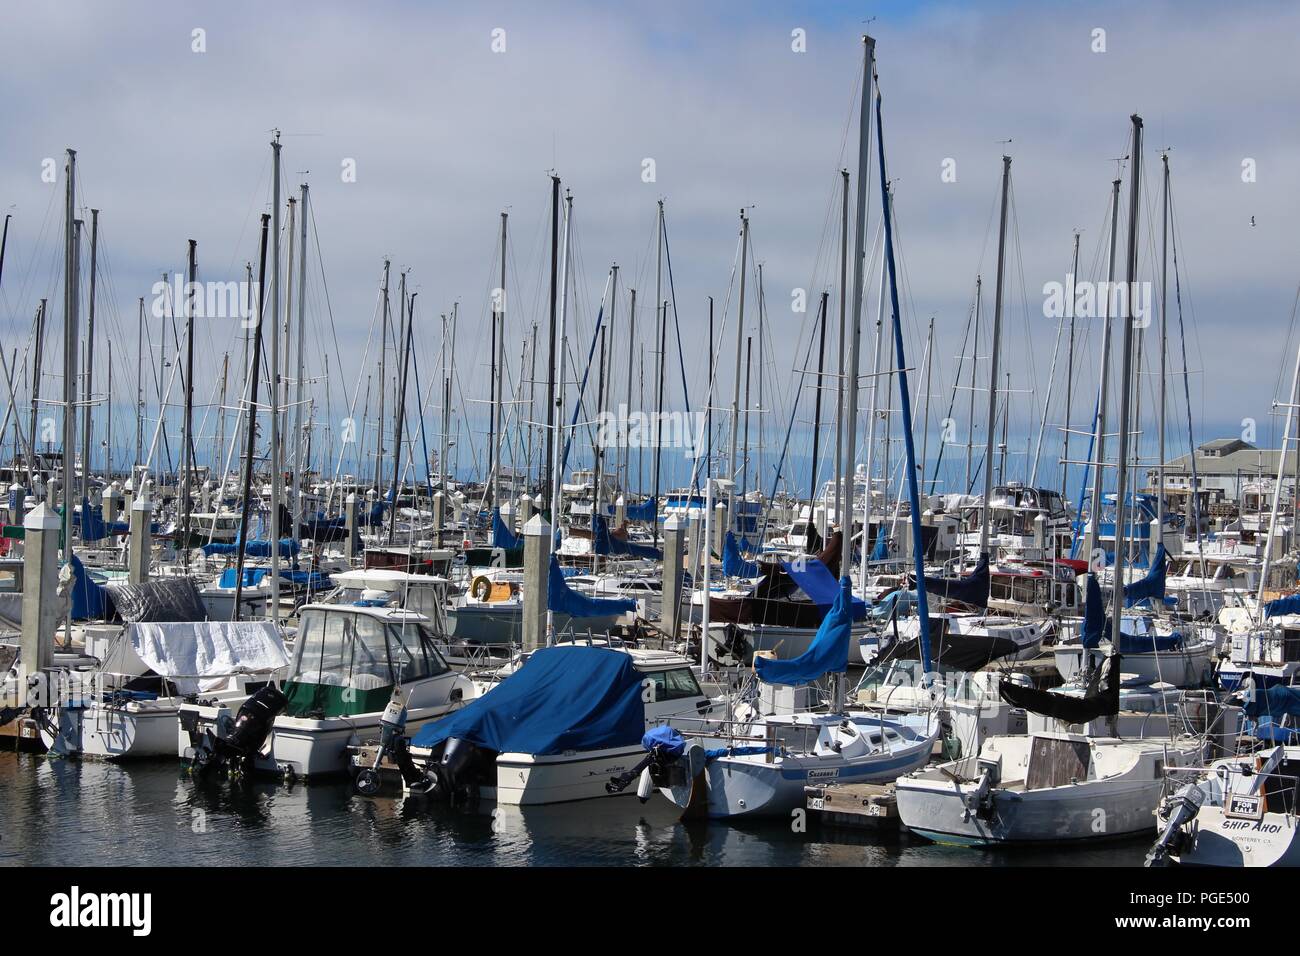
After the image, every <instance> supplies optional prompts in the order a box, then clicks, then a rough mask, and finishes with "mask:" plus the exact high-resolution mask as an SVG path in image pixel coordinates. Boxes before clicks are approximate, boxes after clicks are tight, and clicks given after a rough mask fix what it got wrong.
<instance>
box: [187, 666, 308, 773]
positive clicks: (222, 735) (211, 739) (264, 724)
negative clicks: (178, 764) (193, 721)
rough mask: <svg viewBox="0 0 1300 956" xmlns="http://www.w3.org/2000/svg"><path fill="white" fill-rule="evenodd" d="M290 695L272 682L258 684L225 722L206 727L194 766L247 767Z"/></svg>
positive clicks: (198, 770) (201, 768) (203, 769)
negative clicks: (207, 729) (214, 730)
mask: <svg viewBox="0 0 1300 956" xmlns="http://www.w3.org/2000/svg"><path fill="white" fill-rule="evenodd" d="M288 703H289V698H287V697H286V696H285V695H284V692H283V691H281V690H280V688H278V687H276V686H275V685H274V684H267V685H266V686H265V687H262V688H260V689H259V690H258V691H256V692H255V693H254V694H253V695H252V696H250V697H249V698H248V700H246V701H244V703H243V705H242V706H241V707H240V708H239V712H238V713H237V714H236V715H235V719H234V721H232V722H229V723H228V724H227V725H225V726H222V725H218V728H217V731H216V732H215V733H214V732H213V731H211V730H209V731H206V732H205V733H204V735H203V739H202V740H200V741H199V743H198V745H197V746H196V747H195V748H194V770H195V772H196V773H200V774H201V773H204V772H206V771H207V770H209V769H212V768H213V767H231V768H237V769H239V770H243V771H247V770H249V769H251V766H250V765H251V763H252V760H253V757H254V756H256V755H257V753H258V751H260V750H261V749H262V744H264V743H265V742H266V738H267V737H268V736H269V735H270V733H271V724H272V723H274V721H275V718H276V717H277V716H278V715H279V714H280V712H281V711H282V710H284V708H285V707H286V705H288Z"/></svg>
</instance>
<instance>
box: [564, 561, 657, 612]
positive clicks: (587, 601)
mask: <svg viewBox="0 0 1300 956" xmlns="http://www.w3.org/2000/svg"><path fill="white" fill-rule="evenodd" d="M546 599H547V607H549V608H550V609H551V610H552V611H558V612H559V613H561V614H567V615H569V617H610V616H613V615H618V614H622V613H624V612H625V611H635V610H636V601H625V600H621V599H618V598H594V597H588V596H587V595H585V594H582V593H580V592H578V591H575V590H573V588H571V587H569V586H568V585H567V584H566V583H565V582H564V572H563V571H562V570H560V562H559V561H557V560H556V558H555V555H551V573H550V576H549V577H548V579H547V582H546Z"/></svg>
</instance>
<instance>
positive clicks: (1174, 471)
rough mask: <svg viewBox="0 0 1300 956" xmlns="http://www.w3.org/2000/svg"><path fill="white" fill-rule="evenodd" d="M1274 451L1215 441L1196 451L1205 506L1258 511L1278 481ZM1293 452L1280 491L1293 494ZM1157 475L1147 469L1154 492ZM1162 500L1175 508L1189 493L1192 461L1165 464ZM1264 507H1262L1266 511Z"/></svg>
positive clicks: (1234, 440) (1188, 458)
mask: <svg viewBox="0 0 1300 956" xmlns="http://www.w3.org/2000/svg"><path fill="white" fill-rule="evenodd" d="M1279 454H1280V452H1279V451H1278V450H1277V449H1267V448H1256V447H1255V446H1254V445H1252V444H1250V442H1246V441H1242V440H1241V439H1240V438H1216V439H1214V440H1213V441H1207V442H1206V443H1205V444H1203V445H1201V446H1200V447H1198V448H1197V449H1196V482H1197V484H1196V490H1198V491H1200V492H1201V493H1202V495H1201V497H1202V500H1203V501H1204V502H1206V503H1209V504H1213V503H1215V502H1223V503H1227V504H1232V505H1236V506H1238V507H1241V506H1243V505H1244V506H1245V507H1246V508H1247V509H1248V510H1252V511H1253V510H1260V495H1261V493H1263V494H1264V495H1265V497H1266V498H1270V499H1271V496H1272V489H1273V483H1274V481H1275V480H1276V479H1277V465H1278V455H1279ZM1295 474H1296V451H1295V449H1294V448H1293V449H1291V450H1289V451H1288V452H1287V461H1286V472H1285V477H1284V478H1283V480H1282V490H1283V493H1284V495H1285V497H1286V498H1288V499H1289V498H1291V497H1293V496H1294V494H1295ZM1158 477H1159V472H1158V470H1157V469H1155V468H1148V469H1147V487H1148V488H1151V489H1153V488H1155V486H1156V482H1157V480H1158ZM1164 490H1165V496H1166V498H1167V500H1169V501H1170V502H1171V503H1172V504H1174V505H1175V507H1177V505H1178V504H1179V502H1180V499H1181V500H1182V501H1185V500H1186V499H1187V496H1188V495H1190V494H1191V492H1192V490H1193V489H1192V457H1191V455H1183V456H1181V457H1179V458H1175V459H1173V460H1172V461H1168V462H1166V463H1165V489H1164ZM1266 506H1267V505H1265V507H1266Z"/></svg>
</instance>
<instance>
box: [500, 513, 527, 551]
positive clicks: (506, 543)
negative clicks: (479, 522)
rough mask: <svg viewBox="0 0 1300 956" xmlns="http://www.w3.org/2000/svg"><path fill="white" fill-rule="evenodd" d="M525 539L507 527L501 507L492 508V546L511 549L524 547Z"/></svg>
mask: <svg viewBox="0 0 1300 956" xmlns="http://www.w3.org/2000/svg"><path fill="white" fill-rule="evenodd" d="M523 546H524V539H523V538H521V537H518V536H517V535H516V534H515V533H514V532H513V531H511V530H510V529H509V528H507V527H506V523H505V521H504V520H503V519H502V517H501V509H500V508H493V509H492V547H494V548H505V549H506V550H507V551H511V550H513V549H515V548H522V547H523Z"/></svg>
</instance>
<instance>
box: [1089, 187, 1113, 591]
mask: <svg viewBox="0 0 1300 956" xmlns="http://www.w3.org/2000/svg"><path fill="white" fill-rule="evenodd" d="M1119 183H1120V181H1119V180H1118V179H1116V180H1114V181H1113V182H1111V184H1110V187H1111V195H1110V265H1109V266H1108V267H1107V274H1106V289H1107V292H1106V296H1105V303H1106V305H1105V308H1104V309H1103V315H1102V333H1101V384H1100V386H1099V387H1098V390H1097V418H1096V423H1095V427H1096V432H1095V434H1094V435H1093V442H1092V447H1093V454H1092V456H1091V457H1092V460H1093V461H1094V462H1096V465H1095V466H1094V467H1093V472H1094V474H1093V480H1092V503H1091V505H1090V506H1089V509H1088V538H1087V541H1086V543H1085V547H1084V554H1085V555H1086V559H1087V561H1088V566H1089V567H1090V568H1091V567H1092V566H1093V565H1094V564H1096V563H1097V562H1095V561H1094V560H1093V554H1094V553H1095V552H1096V550H1097V541H1098V537H1099V535H1100V534H1101V495H1102V488H1103V485H1104V480H1103V479H1104V475H1103V474H1102V470H1101V468H1102V466H1101V463H1102V462H1103V461H1105V460H1106V397H1107V395H1106V393H1107V391H1108V390H1109V385H1110V382H1109V379H1110V353H1111V343H1110V339H1111V321H1110V319H1111V315H1110V304H1111V302H1112V301H1113V299H1114V297H1113V295H1112V292H1111V290H1113V289H1114V288H1115V245H1116V240H1117V237H1118V235H1119ZM1118 527H1119V526H1118V525H1116V528H1118ZM1101 565H1102V566H1103V567H1104V566H1105V562H1104V560H1103V561H1102V562H1101Z"/></svg>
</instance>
